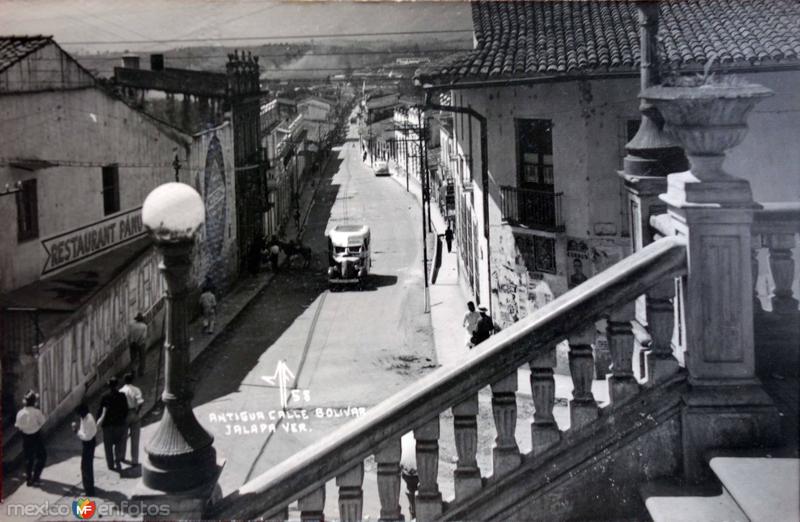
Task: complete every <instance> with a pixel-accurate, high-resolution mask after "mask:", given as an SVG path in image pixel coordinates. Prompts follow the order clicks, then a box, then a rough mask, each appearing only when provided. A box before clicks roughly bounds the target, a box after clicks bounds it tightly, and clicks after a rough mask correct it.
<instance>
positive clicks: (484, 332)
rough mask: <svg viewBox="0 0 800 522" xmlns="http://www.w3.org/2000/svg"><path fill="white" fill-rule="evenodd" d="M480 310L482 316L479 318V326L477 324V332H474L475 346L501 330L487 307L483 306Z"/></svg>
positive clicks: (473, 340) (473, 343)
mask: <svg viewBox="0 0 800 522" xmlns="http://www.w3.org/2000/svg"><path fill="white" fill-rule="evenodd" d="M478 311H479V313H480V318H479V319H478V324H477V326H475V332H474V333H473V334H472V345H473V346H477V345H479V344H481V343H482V342H483V341H485V340H486V339H488V338H489V337H491V336H492V334H493V333H495V332H497V331H499V330H498V328H497V327H496V326H495V324H494V322H493V321H492V318H491V317H489V314H488V310H487V309H486V307H484V306H481V307H480V308H479V309H478Z"/></svg>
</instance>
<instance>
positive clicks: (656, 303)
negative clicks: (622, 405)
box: [647, 279, 679, 385]
mask: <svg viewBox="0 0 800 522" xmlns="http://www.w3.org/2000/svg"><path fill="white" fill-rule="evenodd" d="M674 296H675V281H674V280H673V279H665V280H664V281H661V282H660V283H658V284H657V285H655V286H654V287H653V288H651V289H650V290H648V291H647V330H648V332H649V333H650V351H649V353H648V354H647V375H648V377H649V379H650V380H649V381H648V385H655V384H659V383H661V382H664V381H665V380H667V379H668V378H669V377H671V376H672V375H674V374H675V373H676V372H677V371H678V369H679V364H678V361H677V359H675V356H674V355H673V354H672V333H673V330H674V328H675V304H674V303H673V301H672V299H673V297H674Z"/></svg>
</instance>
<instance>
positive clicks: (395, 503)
mask: <svg viewBox="0 0 800 522" xmlns="http://www.w3.org/2000/svg"><path fill="white" fill-rule="evenodd" d="M401 456H402V448H401V446H400V440H399V439H398V440H392V441H390V442H389V443H387V444H386V445H384V446H383V447H381V449H379V450H378V451H377V452H376V453H375V462H376V463H377V464H378V497H379V499H380V501H381V513H380V519H379V521H380V522H393V521H398V520H403V514H402V513H401V511H400V458H401Z"/></svg>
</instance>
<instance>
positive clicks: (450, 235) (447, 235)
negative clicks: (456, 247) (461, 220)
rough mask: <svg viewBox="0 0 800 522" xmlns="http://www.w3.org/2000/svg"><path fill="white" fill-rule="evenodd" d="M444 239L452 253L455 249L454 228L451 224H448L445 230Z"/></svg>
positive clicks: (448, 250)
mask: <svg viewBox="0 0 800 522" xmlns="http://www.w3.org/2000/svg"><path fill="white" fill-rule="evenodd" d="M444 240H445V241H446V242H447V252H448V253H450V252H452V251H453V229H452V228H450V224H449V223H448V225H447V230H445V231H444Z"/></svg>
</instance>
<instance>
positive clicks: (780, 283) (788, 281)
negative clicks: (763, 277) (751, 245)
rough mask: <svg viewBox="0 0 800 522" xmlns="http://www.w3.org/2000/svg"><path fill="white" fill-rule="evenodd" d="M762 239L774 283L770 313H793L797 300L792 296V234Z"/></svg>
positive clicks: (775, 235)
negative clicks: (767, 253)
mask: <svg viewBox="0 0 800 522" xmlns="http://www.w3.org/2000/svg"><path fill="white" fill-rule="evenodd" d="M764 239H765V241H764V243H765V246H766V247H767V248H769V268H770V271H772V279H773V280H774V281H775V290H774V292H773V296H772V311H773V312H776V313H779V314H791V313H795V312H797V299H795V298H794V297H793V296H792V281H793V280H794V270H795V267H794V259H792V249H793V248H794V247H795V239H794V234H769V235H766V236H765V237H764Z"/></svg>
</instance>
